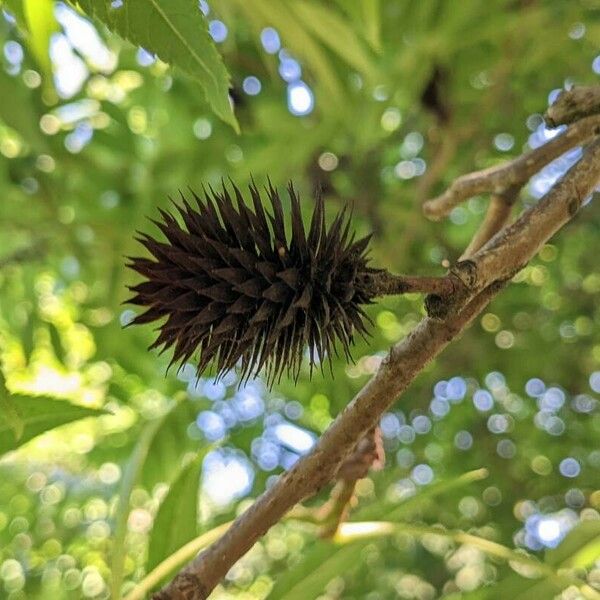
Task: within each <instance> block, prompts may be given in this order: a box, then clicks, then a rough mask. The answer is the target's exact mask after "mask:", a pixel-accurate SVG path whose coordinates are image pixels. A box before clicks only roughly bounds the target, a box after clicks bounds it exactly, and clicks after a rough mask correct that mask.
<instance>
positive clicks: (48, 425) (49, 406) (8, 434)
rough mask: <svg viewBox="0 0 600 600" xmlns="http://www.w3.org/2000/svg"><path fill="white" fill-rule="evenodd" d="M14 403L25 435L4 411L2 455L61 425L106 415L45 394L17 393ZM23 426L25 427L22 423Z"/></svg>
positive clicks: (1, 419)
mask: <svg viewBox="0 0 600 600" xmlns="http://www.w3.org/2000/svg"><path fill="white" fill-rule="evenodd" d="M11 401H12V403H13V404H14V406H15V409H16V410H17V411H18V414H19V415H20V418H21V422H22V431H21V435H17V434H16V433H17V432H16V431H15V424H14V422H13V421H12V420H11V418H10V417H9V416H8V415H7V413H6V412H4V411H3V412H2V413H1V414H0V455H2V454H4V453H6V452H10V451H11V450H15V449H16V448H18V447H19V446H22V445H23V444H24V443H25V442H28V441H29V440H31V439H33V438H34V437H36V436H38V435H40V434H42V433H45V432H46V431H49V430H50V429H54V428H55V427H59V426H61V425H66V424H67V423H72V422H73V421H78V420H79V419H85V418H86V417H98V416H101V415H104V414H106V412H105V411H103V410H98V409H95V408H87V407H85V406H77V405H75V404H71V403H70V402H67V401H66V400H52V399H50V398H45V397H42V396H39V397H38V396H33V397H30V396H22V395H20V394H19V395H14V396H13V397H12V400H11ZM19 427H21V426H20V425H19Z"/></svg>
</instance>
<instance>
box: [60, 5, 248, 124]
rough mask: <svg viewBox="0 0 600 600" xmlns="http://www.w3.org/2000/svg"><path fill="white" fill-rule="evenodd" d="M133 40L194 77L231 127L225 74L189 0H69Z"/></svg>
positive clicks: (203, 22)
mask: <svg viewBox="0 0 600 600" xmlns="http://www.w3.org/2000/svg"><path fill="white" fill-rule="evenodd" d="M70 1H71V3H72V4H76V5H77V6H79V7H80V8H81V9H82V10H83V11H84V12H85V13H86V14H88V15H89V16H90V17H92V18H95V19H98V20H99V21H101V22H102V23H104V24H105V25H106V26H107V27H108V28H109V29H110V30H111V31H113V32H115V33H117V34H119V35H120V36H121V37H123V38H124V39H126V40H128V41H129V42H131V43H132V44H134V45H136V46H141V47H143V48H145V49H146V50H148V51H149V52H152V53H154V54H156V55H157V56H158V57H159V58H160V59H161V60H163V61H165V62H167V63H169V64H171V65H173V66H175V67H177V68H179V69H181V70H182V71H183V72H185V73H186V74H187V75H189V76H190V77H192V78H193V79H194V80H195V81H197V82H198V83H199V84H200V86H201V87H202V89H203V90H204V93H205V95H206V100H207V101H208V103H209V104H210V106H211V108H212V109H213V111H214V112H215V113H216V114H217V115H218V116H219V117H220V118H221V119H223V121H225V122H226V123H229V124H230V125H231V126H232V127H233V128H234V130H235V131H236V132H239V125H238V123H237V120H236V118H235V115H234V114H233V108H232V105H231V102H230V101H229V83H230V77H229V73H228V72H227V69H226V68H225V65H224V64H223V61H222V59H221V56H220V54H219V52H218V51H217V49H216V47H215V44H214V42H213V40H212V38H211V37H210V35H209V33H208V25H207V23H206V20H205V18H204V15H203V14H202V12H201V11H200V9H199V8H198V3H197V2H196V1H195V0H168V1H166V0H124V2H123V5H122V6H120V7H117V8H113V7H112V6H111V2H110V1H109V0H102V1H93V0H70Z"/></svg>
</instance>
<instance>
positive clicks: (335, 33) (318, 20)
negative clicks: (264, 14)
mask: <svg viewBox="0 0 600 600" xmlns="http://www.w3.org/2000/svg"><path fill="white" fill-rule="evenodd" d="M290 7H291V8H292V10H293V11H294V12H295V13H296V15H297V16H298V17H299V19H300V21H301V22H302V23H303V24H304V26H305V27H306V28H307V29H308V30H311V31H312V32H313V33H314V34H315V35H316V36H317V37H318V38H320V40H321V42H323V43H324V44H325V45H327V46H329V47H330V48H331V49H332V50H333V51H334V52H335V53H336V54H337V55H338V56H339V57H340V58H341V59H342V60H345V61H346V62H347V63H348V64H349V65H351V66H352V67H354V68H355V69H356V70H357V71H359V72H360V73H362V74H363V75H365V76H366V77H368V78H371V79H377V77H378V72H377V68H376V66H375V63H374V62H373V60H372V57H371V56H370V53H369V52H367V49H366V48H365V47H364V44H363V42H362V40H361V39H360V38H359V37H358V36H357V35H356V33H355V32H354V30H353V29H352V27H351V26H350V24H349V23H348V22H347V21H346V20H345V19H344V18H343V17H342V16H341V15H339V14H337V13H336V12H335V11H333V10H331V9H329V8H328V7H326V6H323V5H321V4H316V3H312V2H292V3H290Z"/></svg>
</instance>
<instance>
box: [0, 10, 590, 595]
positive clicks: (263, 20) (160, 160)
mask: <svg viewBox="0 0 600 600" xmlns="http://www.w3.org/2000/svg"><path fill="white" fill-rule="evenodd" d="M1 4H2V16H1V18H0V38H1V43H2V47H3V56H2V68H0V97H1V98H2V100H1V101H0V190H1V192H2V205H1V208H0V359H1V363H2V371H3V379H5V382H4V381H2V382H0V383H1V385H0V411H1V412H0V452H2V453H3V457H2V459H1V460H0V596H1V597H2V598H7V599H10V600H22V599H25V598H28V599H30V598H33V599H35V598H49V597H53V598H56V599H57V600H59V599H75V598H82V597H83V598H98V599H100V598H108V597H113V598H118V597H120V596H121V595H122V596H124V597H125V596H127V595H128V594H129V595H130V596H129V597H130V598H131V599H133V598H135V597H138V598H140V597H143V594H144V590H148V589H151V588H152V587H153V586H156V585H157V584H158V583H160V582H161V581H164V580H165V578H166V577H168V576H169V575H170V574H171V575H172V573H173V572H174V569H176V568H178V567H180V566H181V565H182V564H183V563H184V562H185V561H186V560H189V559H190V558H191V557H192V556H193V555H194V553H195V552H197V551H198V550H199V549H200V548H202V547H204V546H205V545H206V544H208V543H209V542H210V541H211V540H213V539H214V538H215V536H217V535H218V534H219V533H220V532H222V531H223V530H224V528H225V527H226V525H225V524H226V523H227V522H228V521H229V520H231V519H232V518H233V517H234V516H235V515H236V514H238V513H239V512H240V511H242V510H244V509H245V508H246V507H247V506H248V504H249V503H250V502H251V499H252V498H254V497H256V496H257V495H258V494H260V493H261V492H262V491H263V490H264V489H265V487H266V486H267V485H269V482H270V481H272V478H273V477H276V476H277V474H278V473H280V472H281V471H282V470H283V469H285V468H288V467H289V466H290V465H292V464H293V463H294V461H295V460H297V458H298V457H299V455H301V454H302V453H303V452H306V451H307V450H308V449H309V448H310V446H311V445H312V443H313V442H314V440H315V439H316V437H317V436H318V435H319V434H320V433H322V432H323V431H324V430H325V429H326V427H327V426H328V424H329V423H330V422H331V420H332V419H333V418H334V417H335V415H336V414H337V413H338V412H339V411H340V410H341V409H342V408H343V407H344V406H345V405H346V404H347V402H348V401H349V399H350V398H352V396H353V395H354V393H356V391H357V390H358V389H359V388H360V387H361V385H363V384H364V383H365V382H366V381H367V379H368V377H369V375H370V374H372V373H373V372H374V371H375V369H376V368H377V366H378V364H379V361H380V360H381V357H382V356H383V355H384V353H385V351H386V350H387V348H388V347H389V346H390V345H391V344H392V343H394V342H396V341H397V340H399V339H402V338H403V337H404V336H406V335H407V334H408V332H410V330H411V328H412V327H413V326H414V325H415V324H416V323H417V322H418V320H419V319H420V318H421V316H422V315H423V308H422V299H421V298H419V297H413V296H407V297H402V298H386V299H385V300H383V301H381V302H380V303H379V304H377V305H374V306H372V307H371V309H370V314H371V316H372V318H373V320H374V322H375V326H374V328H373V337H372V339H371V340H370V341H369V342H368V343H366V342H364V341H358V342H357V344H356V346H355V349H354V356H355V358H356V362H355V363H354V364H350V365H346V364H344V363H343V362H342V361H341V360H339V359H337V360H335V361H334V375H335V377H333V378H332V377H331V376H329V375H328V374H324V375H321V374H319V373H318V374H316V375H315V376H313V378H312V380H310V379H309V378H308V372H306V373H305V374H304V376H301V378H300V381H299V382H298V384H297V385H294V384H293V382H291V381H284V382H282V383H281V384H280V385H278V386H277V387H276V388H275V389H274V390H273V391H270V392H269V391H267V390H266V389H265V387H264V386H263V385H262V383H261V382H260V381H257V382H254V383H251V384H249V385H248V386H246V387H245V388H242V389H238V388H237V386H236V381H235V377H234V376H231V377H228V378H225V380H224V381H222V382H220V383H215V382H213V381H211V380H210V379H201V380H197V379H196V378H195V377H194V369H193V365H189V366H186V367H185V368H184V369H183V370H182V371H180V372H179V373H176V372H174V371H170V372H169V373H167V374H166V375H165V371H166V366H167V364H168V361H169V357H168V356H158V355H157V354H156V353H150V352H148V351H147V350H146V348H147V346H148V345H149V343H150V341H151V340H152V337H153V334H152V331H151V330H150V329H151V328H150V327H140V328H135V329H123V325H125V324H127V323H128V322H129V321H130V320H131V318H132V314H133V313H132V311H131V310H130V308H128V307H127V306H123V305H122V302H123V301H124V300H125V299H126V298H127V296H128V292H127V289H126V286H127V285H128V284H132V283H133V282H134V280H135V278H134V276H133V275H132V274H131V273H129V272H127V271H126V270H125V268H124V263H125V257H126V256H128V255H135V254H139V253H140V252H141V249H140V246H139V244H138V243H137V242H136V241H135V239H134V237H135V231H136V230H144V231H146V230H148V229H149V228H152V227H153V225H152V224H151V223H150V222H149V221H148V220H147V219H146V217H147V216H149V217H154V216H156V215H157V210H158V208H161V207H162V208H168V206H169V196H171V197H173V198H175V199H176V198H177V193H178V190H180V189H186V188H187V186H190V187H192V188H193V189H196V190H199V189H201V186H202V185H203V184H212V185H219V184H220V182H221V180H222V178H227V177H229V176H231V177H232V178H233V179H234V180H235V181H236V182H237V183H238V184H240V185H245V184H247V183H248V181H249V180H250V176H251V175H252V176H254V177H255V178H256V180H257V182H258V183H262V182H265V181H266V177H267V176H269V177H270V178H271V180H272V181H273V183H274V184H275V185H277V186H279V187H283V186H284V185H285V183H286V182H287V180H288V179H293V180H294V182H295V183H296V184H297V186H298V187H299V189H300V190H301V191H302V196H303V202H304V204H305V209H306V210H305V212H306V213H307V214H308V213H309V212H310V207H311V198H313V196H314V190H315V189H317V188H320V189H321V190H322V193H323V194H324V195H325V199H326V205H327V210H328V212H329V214H333V213H334V212H335V211H337V210H338V209H339V206H340V205H341V204H344V203H350V204H351V205H352V206H353V209H354V223H355V228H356V230H357V233H359V234H364V233H367V232H368V231H373V232H374V241H373V263H374V264H378V265H382V266H385V267H387V268H389V269H390V270H392V271H397V272H400V273H411V274H441V273H443V269H444V266H445V265H447V264H448V261H449V262H452V261H454V260H455V259H457V258H458V257H459V256H460V254H461V252H462V250H463V248H464V247H465V246H466V244H467V243H468V241H469V239H470V237H471V235H472V234H473V232H474V231H475V229H476V227H477V224H478V223H479V222H480V220H481V218H482V214H483V212H484V210H485V206H486V199H485V198H476V199H473V200H472V201H470V202H468V203H467V204H466V205H464V206H461V207H458V208H456V209H455V210H454V211H453V213H452V215H451V218H450V219H449V220H448V222H444V223H437V224H432V223H429V222H427V221H425V220H424V219H423V217H422V216H421V213H420V210H419V206H420V203H421V202H422V201H423V200H424V199H425V198H427V197H430V196H433V195H435V194H437V193H439V192H440V191H441V190H442V189H443V187H444V186H445V185H448V183H449V182H450V181H451V180H452V179H453V178H454V177H456V176H458V175H460V174H463V173H466V172H469V171H472V170H474V169H479V168H484V167H487V166H490V165H493V164H496V163H498V162H500V161H504V160H507V159H510V158H512V157H515V156H517V155H519V154H520V153H521V152H522V151H523V149H527V148H528V147H533V146H536V145H539V144H540V143H543V142H544V141H545V140H546V139H548V138H549V137H550V136H551V135H553V132H550V131H547V130H545V129H544V126H543V123H542V120H541V117H540V114H541V113H542V112H543V111H544V109H545V107H546V105H547V102H548V101H549V98H552V97H553V94H554V93H555V90H556V89H558V88H561V87H562V86H564V85H570V84H573V83H582V84H583V83H587V84H589V83H594V82H597V79H598V74H600V56H599V55H598V52H599V50H598V39H600V6H599V5H598V3H597V2H595V1H594V0H572V1H570V2H563V1H561V0H548V1H546V2H535V1H526V0H512V1H505V0H502V1H501V0H490V1H488V2H485V3H482V2H477V1H474V0H465V1H463V2H460V3H455V2H444V1H443V0H420V1H416V0H414V1H409V0H405V1H402V2H381V1H379V0H337V1H335V2H318V1H316V0H314V1H302V2H293V1H291V0H289V1H288V0H280V1H277V2H275V1H272V2H270V1H268V0H244V1H241V0H223V1H222V2H219V3H218V5H217V3H214V5H213V4H210V5H209V4H207V3H206V2H203V1H201V2H200V3H199V4H198V3H196V2H195V1H192V0H189V1H187V0H177V1H175V0H173V1H171V0H169V1H168V2H167V1H166V0H147V1H146V2H144V1H142V0H115V1H113V2H108V1H102V2H93V3H92V2H88V1H85V2H84V1H80V2H77V3H76V4H75V3H74V4H73V6H76V7H77V9H78V10H83V11H89V12H90V13H93V14H92V15H91V17H87V16H86V15H85V13H82V12H77V11H76V10H75V9H74V8H72V7H69V6H67V5H66V4H63V3H60V2H59V3H54V2H53V1H52V0H43V1H42V0H36V1H30V0H4V1H3V2H2V3H1ZM206 31H208V32H209V33H210V36H209V35H208V34H207V33H206ZM120 35H122V36H124V37H125V38H126V39H127V40H129V41H125V40H124V39H122V38H121V37H119V36H120ZM140 44H141V45H142V46H143V48H140V47H138V45H140ZM157 57H158V58H157ZM160 59H163V60H168V61H169V62H170V63H171V65H170V66H169V65H167V64H165V63H163V62H162V61H161V60H160ZM224 65H225V66H224ZM225 67H226V68H225ZM228 82H231V86H232V88H231V90H230V97H231V102H232V104H231V107H230V105H229V99H228V98H227V93H226V92H227V85H228ZM232 109H233V111H232ZM233 114H235V118H234V117H233ZM236 123H239V127H240V131H241V133H239V134H238V133H236V131H235V129H234V127H235V125H236ZM232 125H233V126H234V127H232ZM576 157H577V153H572V154H570V155H569V156H566V157H563V159H560V160H558V161H556V163H554V164H553V165H550V167H549V168H547V169H545V170H544V172H543V173H541V174H540V175H539V176H537V177H535V178H534V179H533V180H532V182H531V185H530V186H529V188H528V189H527V191H526V193H525V194H524V195H523V198H522V200H521V206H520V207H518V208H517V209H516V210H520V209H521V208H522V207H523V206H524V205H525V206H526V205H528V204H531V203H532V202H535V201H536V199H537V198H539V196H540V195H541V194H542V193H543V192H544V191H545V190H546V189H548V187H549V186H550V185H551V184H552V183H553V182H554V181H555V179H556V178H557V177H558V176H559V175H560V173H561V172H562V171H563V170H564V168H565V166H567V165H568V164H570V163H571V162H572V161H573V160H574V159H575V158H576ZM595 204H597V202H596V203H594V202H593V201H592V202H590V203H589V204H588V205H587V206H586V208H585V209H584V210H582V211H581V213H580V214H579V215H578V217H577V219H576V221H575V222H574V223H572V224H570V225H569V226H568V227H567V228H566V230H565V231H563V232H561V234H560V235H558V236H557V237H556V239H554V240H552V242H551V244H549V245H547V246H545V247H544V248H543V249H542V251H541V252H540V255H539V257H537V258H536V259H535V260H534V261H532V262H531V264H529V265H528V266H527V267H526V268H525V269H524V270H523V271H522V272H521V273H520V274H519V275H518V276H517V277H516V280H515V283H514V284H513V285H512V286H510V288H509V289H507V290H506V292H504V293H503V294H502V295H501V297H499V298H498V299H497V300H495V301H494V303H493V304H492V305H491V306H490V307H489V309H488V311H487V312H486V313H485V314H484V315H482V317H481V318H480V319H478V321H477V322H476V323H475V324H474V325H473V326H472V327H471V328H470V329H469V331H468V332H467V333H466V334H465V335H464V336H463V337H462V339H461V340H459V341H458V342H456V343H454V344H453V345H452V346H451V347H450V348H449V349H448V350H446V352H445V353H444V354H443V355H442V356H441V357H440V358H439V359H437V360H436V361H435V362H434V363H433V364H431V365H430V366H429V367H428V368H427V369H426V371H425V372H424V373H423V374H422V375H421V376H420V377H419V379H418V380H417V381H416V382H415V384H414V385H413V386H412V387H411V388H410V390H409V391H408V392H407V393H406V394H405V395H404V396H403V398H402V399H401V400H400V402H399V403H398V404H397V405H396V406H395V407H394V409H393V410H392V411H391V412H390V413H388V414H386V415H385V416H384V417H383V419H382V422H381V425H382V431H383V435H384V442H385V448H386V453H387V461H386V468H385V469H384V470H383V471H381V472H378V473H375V474H373V475H372V476H371V477H369V478H367V479H364V480H361V481H360V482H359V485H358V487H357V498H356V500H357V505H356V506H355V508H354V510H353V512H352V513H351V516H350V522H348V523H346V524H344V526H343V527H342V528H341V530H340V532H339V533H338V536H337V538H336V539H335V540H334V541H333V542H328V541H324V540H318V539H317V538H316V536H315V528H314V525H312V524H310V523H306V522H303V521H301V520H298V519H287V520H285V521H284V522H282V523H280V524H278V525H277V526H275V527H274V528H273V529H272V530H271V531H269V532H268V534H267V535H266V536H265V538H264V539H263V540H262V541H261V542H260V543H259V544H257V545H256V546H255V548H254V549H253V550H252V551H251V552H250V553H249V554H248V555H247V556H246V557H245V558H244V559H242V560H241V561H240V562H239V563H238V564H237V565H235V566H234V567H233V569H232V570H231V572H230V573H229V575H228V577H227V579H226V580H225V581H224V582H223V584H222V585H221V586H220V587H219V588H218V589H217V590H216V591H215V593H214V598H222V599H224V598H237V597H239V598H247V599H250V598H265V597H272V598H288V599H289V598H303V599H310V598H320V599H321V600H323V599H325V598H327V599H333V598H344V599H351V598H361V599H362V598H366V599H368V600H376V599H383V598H395V597H399V598H415V599H424V600H427V599H430V598H436V597H447V598H458V597H465V598H517V597H518V598H534V597H535V598H551V597H554V596H559V597H562V598H565V599H566V598H598V597H599V596H600V533H599V531H598V522H599V519H600V449H599V447H598V439H599V438H600V412H599V410H598V406H599V404H598V394H599V393H600V330H599V329H598V323H599V322H600V308H599V307H600V304H599V303H598V293H599V292H600V270H599V269H598V259H597V256H598V254H597V253H598V252H600V236H599V235H598V233H599V231H600V216H599V214H598V211H597V207H596V206H595ZM7 390H8V391H7ZM9 392H10V393H9ZM40 434H41V435H40ZM17 446H19V448H18V449H17V450H16V451H15V452H12V450H14V449H15V448H17ZM327 493H328V490H324V491H323V492H322V493H321V494H320V495H319V496H318V497H317V498H315V499H313V500H311V501H310V502H309V503H308V504H309V505H318V504H320V503H322V502H323V501H324V500H325V499H326V498H327ZM561 541H562V543H560V542H561ZM137 582H143V584H142V586H140V587H137V588H136V583H137ZM269 595H270V596H269Z"/></svg>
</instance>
